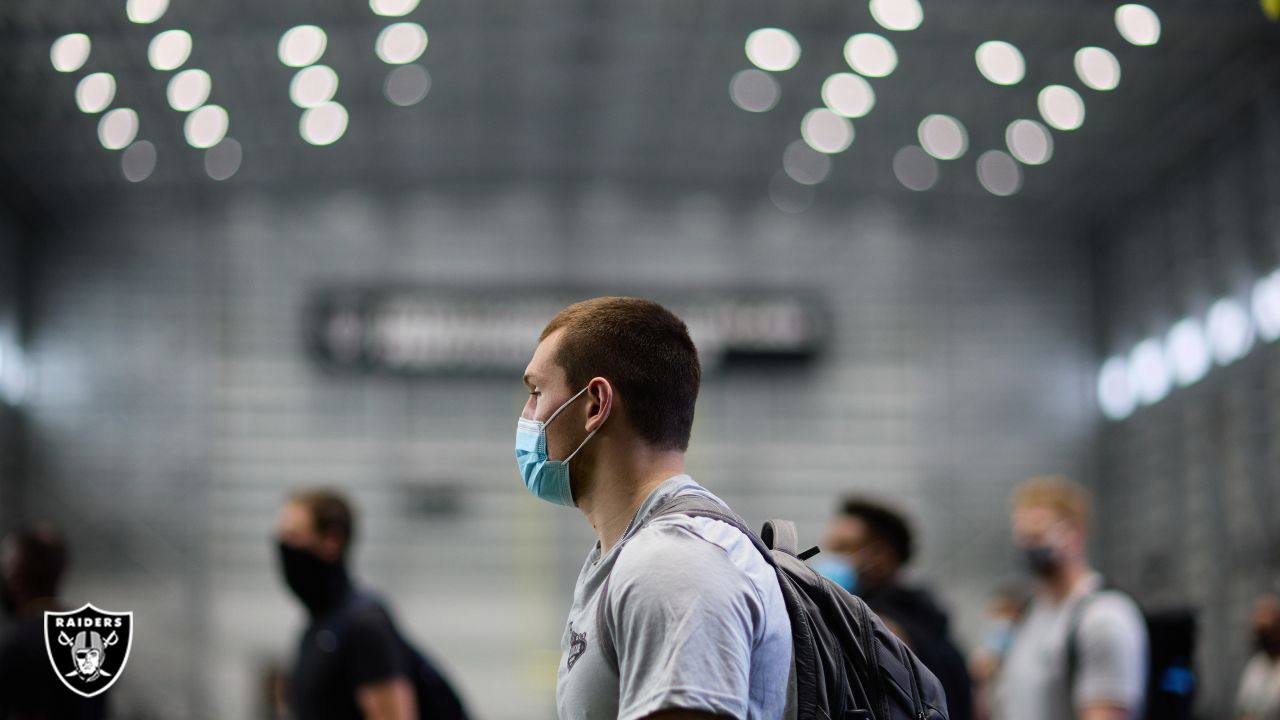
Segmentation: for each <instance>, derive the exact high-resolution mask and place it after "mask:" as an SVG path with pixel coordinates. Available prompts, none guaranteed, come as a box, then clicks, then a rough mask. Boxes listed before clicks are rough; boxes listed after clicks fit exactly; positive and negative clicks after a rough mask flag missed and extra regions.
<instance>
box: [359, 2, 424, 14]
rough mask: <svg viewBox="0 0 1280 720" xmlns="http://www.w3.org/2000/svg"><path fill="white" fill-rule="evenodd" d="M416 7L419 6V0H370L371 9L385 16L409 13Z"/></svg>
mask: <svg viewBox="0 0 1280 720" xmlns="http://www.w3.org/2000/svg"><path fill="white" fill-rule="evenodd" d="M416 7H418V0H369V9H370V10H372V11H373V14H374V15H382V16H383V17H400V16H401V15H408V14H409V13H411V12H413V10H414V8H416Z"/></svg>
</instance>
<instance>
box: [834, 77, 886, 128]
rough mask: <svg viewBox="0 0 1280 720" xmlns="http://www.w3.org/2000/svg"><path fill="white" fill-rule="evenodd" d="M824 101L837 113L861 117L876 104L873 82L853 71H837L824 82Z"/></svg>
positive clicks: (850, 116)
mask: <svg viewBox="0 0 1280 720" xmlns="http://www.w3.org/2000/svg"><path fill="white" fill-rule="evenodd" d="M822 102H824V103H826V105H827V107H828V108H830V109H831V111H832V112H834V113H836V114H837V115H843V116H845V117H848V118H860V117H862V116H864V115H866V114H867V113H869V112H871V108H873V107H875V105H876V93H875V91H874V90H872V89H871V83H869V82H867V81H866V80H864V79H862V76H861V75H855V74H853V73H836V74H835V75H832V76H831V77H829V78H827V79H826V80H825V81H824V82H823V83H822Z"/></svg>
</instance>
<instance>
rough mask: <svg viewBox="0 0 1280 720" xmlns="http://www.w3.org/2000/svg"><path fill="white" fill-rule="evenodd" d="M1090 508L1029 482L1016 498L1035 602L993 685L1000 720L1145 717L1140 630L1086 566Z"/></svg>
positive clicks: (1074, 494) (1064, 490) (1052, 486)
mask: <svg viewBox="0 0 1280 720" xmlns="http://www.w3.org/2000/svg"><path fill="white" fill-rule="evenodd" d="M1090 505H1091V501H1090V497H1089V494H1088V492H1087V491H1086V490H1085V489H1084V488H1083V487H1081V486H1080V485H1078V484H1076V483H1074V482H1072V481H1071V480H1068V479H1066V478H1063V477H1043V478H1033V479H1031V480H1028V481H1027V482H1025V483H1023V484H1022V485H1021V486H1019V488H1018V489H1017V490H1016V491H1015V493H1014V498H1013V514H1012V518H1011V519H1012V526H1013V540H1014V544H1015V545H1016V546H1017V548H1018V553H1019V559H1020V562H1021V564H1022V565H1023V566H1024V568H1025V570H1026V571H1027V572H1028V573H1030V574H1031V575H1032V577H1033V578H1034V579H1035V595H1034V597H1033V598H1032V600H1031V603H1030V605H1029V607H1028V609H1027V610H1026V612H1025V613H1024V615H1023V617H1022V618H1021V620H1020V622H1019V623H1018V624H1017V627H1016V629H1015V634H1014V636H1013V641H1012V644H1011V645H1010V647H1009V650H1008V655H1007V656H1006V657H1005V661H1004V663H1003V664H1002V665H1001V669H1000V671H999V676H998V677H997V682H996V691H995V696H994V698H993V700H994V702H993V707H992V711H993V717H994V718H996V719H997V720H1132V719H1133V718H1140V717H1142V711H1143V707H1144V703H1145V695H1146V688H1147V642H1148V638H1147V629H1146V624H1145V621H1144V620H1143V617H1142V613H1141V611H1139V609H1138V607H1137V605H1136V604H1135V603H1134V602H1133V600H1132V599H1130V598H1129V596H1127V595H1125V594H1124V593H1121V592H1117V591H1112V590H1107V589H1104V587H1103V580H1102V577H1101V576H1100V575H1099V574H1098V573H1096V572H1094V570H1093V568H1092V567H1091V566H1090V564H1089V558H1088V555H1087V553H1086V547H1087V544H1088V528H1089V519H1090ZM1069 643H1074V650H1075V653H1074V657H1071V653H1070V652H1069V651H1070V650H1071V648H1070V647H1069Z"/></svg>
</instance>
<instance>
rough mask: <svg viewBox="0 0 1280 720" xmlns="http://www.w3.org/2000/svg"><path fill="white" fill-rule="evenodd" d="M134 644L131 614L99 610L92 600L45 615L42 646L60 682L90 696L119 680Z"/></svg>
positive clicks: (72, 689) (101, 691)
mask: <svg viewBox="0 0 1280 720" xmlns="http://www.w3.org/2000/svg"><path fill="white" fill-rule="evenodd" d="M132 646H133V613H132V612H121V613H118V612H108V611H106V610H99V609H98V608H96V607H94V606H93V605H92V604H91V603H89V604H85V605H84V607H82V608H80V609H79V610H72V611H70V612H46V613H45V614H44V647H45V650H47V651H48V653H49V662H50V663H52V664H53V671H54V672H55V673H57V674H58V678H59V679H60V680H62V684H63V685H66V686H67V688H68V689H70V690H71V691H72V692H74V693H76V694H78V695H83V696H85V697H93V696H94V695H98V694H100V693H103V692H106V690H107V688H109V687H111V686H112V685H114V684H115V683H116V680H119V679H120V673H121V672H123V671H124V666H125V663H127V662H129V650H130V648H131V647H132Z"/></svg>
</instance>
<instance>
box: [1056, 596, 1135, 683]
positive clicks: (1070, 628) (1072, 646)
mask: <svg viewBox="0 0 1280 720" xmlns="http://www.w3.org/2000/svg"><path fill="white" fill-rule="evenodd" d="M1105 593H1121V594H1123V591H1121V590H1117V589H1115V588H1113V587H1111V585H1110V584H1108V583H1106V582H1105V581H1104V582H1103V583H1102V585H1099V586H1098V587H1097V588H1096V589H1094V590H1091V591H1090V592H1089V593H1087V594H1086V595H1085V596H1084V597H1082V598H1080V600H1079V602H1077V603H1076V605H1075V607H1073V608H1071V619H1070V621H1069V622H1068V624H1067V691H1068V692H1070V693H1072V694H1074V693H1075V689H1076V674H1077V672H1078V671H1079V669H1080V626H1081V625H1083V624H1084V614H1085V613H1086V612H1087V611H1088V610H1089V608H1090V607H1091V606H1092V605H1093V602H1094V601H1095V600H1097V599H1098V598H1099V597H1101V596H1102V595H1103V594H1105Z"/></svg>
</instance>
